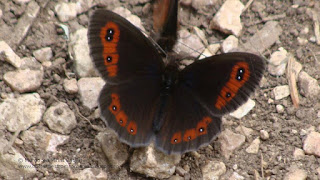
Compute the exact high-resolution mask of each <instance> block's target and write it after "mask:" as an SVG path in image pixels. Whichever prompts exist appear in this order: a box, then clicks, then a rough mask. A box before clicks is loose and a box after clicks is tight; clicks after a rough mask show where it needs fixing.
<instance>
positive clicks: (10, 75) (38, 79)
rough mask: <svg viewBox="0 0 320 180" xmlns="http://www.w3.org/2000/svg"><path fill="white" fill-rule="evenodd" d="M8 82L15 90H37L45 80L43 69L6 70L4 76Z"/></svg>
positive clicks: (22, 91) (21, 91)
mask: <svg viewBox="0 0 320 180" xmlns="http://www.w3.org/2000/svg"><path fill="white" fill-rule="evenodd" d="M3 79H4V81H5V83H6V84H8V85H9V86H10V88H11V89H12V90H14V91H18V92H20V93H24V92H32V91H35V90H37V89H38V88H39V87H40V86H41V83H42V81H43V71H41V70H31V69H23V70H22V69H18V70H16V71H9V72H6V73H5V74H4V76H3Z"/></svg>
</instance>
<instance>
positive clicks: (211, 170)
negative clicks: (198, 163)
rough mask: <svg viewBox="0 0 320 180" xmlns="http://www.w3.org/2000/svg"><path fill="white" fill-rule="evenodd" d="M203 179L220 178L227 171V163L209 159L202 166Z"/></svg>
mask: <svg viewBox="0 0 320 180" xmlns="http://www.w3.org/2000/svg"><path fill="white" fill-rule="evenodd" d="M201 172H202V176H203V180H212V179H219V178H220V176H222V175H223V174H224V173H226V165H225V164H224V163H223V162H221V161H208V162H207V163H206V164H205V165H204V166H202V167H201Z"/></svg>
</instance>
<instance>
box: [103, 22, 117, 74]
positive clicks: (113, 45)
mask: <svg viewBox="0 0 320 180" xmlns="http://www.w3.org/2000/svg"><path fill="white" fill-rule="evenodd" d="M100 40H101V43H102V46H103V52H102V57H103V60H104V65H105V66H106V70H107V72H108V76H110V77H115V76H116V75H117V73H118V65H117V63H118V61H119V52H118V51H117V46H118V43H119V40H120V29H119V27H118V25H117V24H115V23H114V22H111V21H110V22H107V23H106V25H105V26H104V27H102V28H101V31H100ZM109 65H113V66H112V67H109Z"/></svg>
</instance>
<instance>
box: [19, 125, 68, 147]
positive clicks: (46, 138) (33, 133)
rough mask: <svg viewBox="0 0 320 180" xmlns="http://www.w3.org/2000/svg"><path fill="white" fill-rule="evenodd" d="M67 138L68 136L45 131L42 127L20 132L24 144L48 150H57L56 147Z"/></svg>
mask: <svg viewBox="0 0 320 180" xmlns="http://www.w3.org/2000/svg"><path fill="white" fill-rule="evenodd" d="M68 138H69V137H68V136H64V135H60V134H55V133H50V132H46V131H45V130H44V129H31V130H26V131H24V132H23V133H22V134H21V139H22V141H23V143H24V144H25V145H26V146H29V147H30V146H32V147H33V148H34V149H35V150H39V151H43V150H46V151H49V152H57V150H56V147H57V146H58V145H61V144H63V143H65V141H66V140H67V139H68Z"/></svg>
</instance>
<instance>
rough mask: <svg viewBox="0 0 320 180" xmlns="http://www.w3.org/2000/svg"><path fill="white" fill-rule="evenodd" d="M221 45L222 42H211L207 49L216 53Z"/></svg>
mask: <svg viewBox="0 0 320 180" xmlns="http://www.w3.org/2000/svg"><path fill="white" fill-rule="evenodd" d="M220 47H221V45H220V44H210V45H209V46H208V47H207V49H208V50H209V51H210V52H211V54H213V55H214V54H216V53H217V52H218V51H219V49H220Z"/></svg>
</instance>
